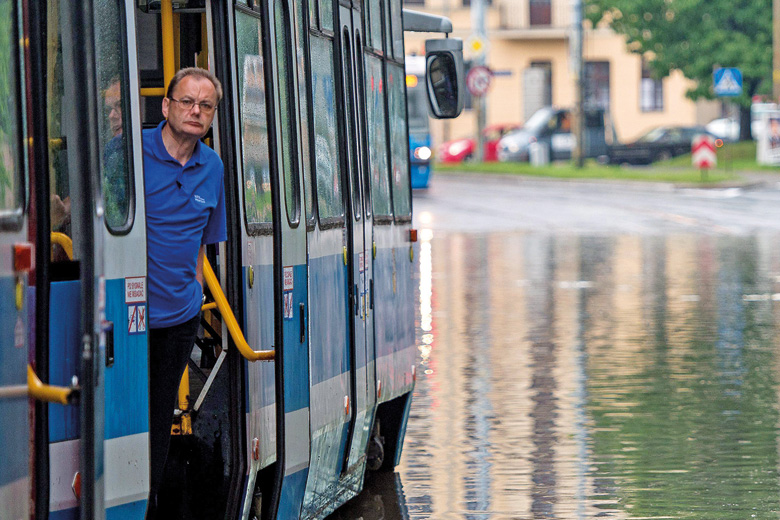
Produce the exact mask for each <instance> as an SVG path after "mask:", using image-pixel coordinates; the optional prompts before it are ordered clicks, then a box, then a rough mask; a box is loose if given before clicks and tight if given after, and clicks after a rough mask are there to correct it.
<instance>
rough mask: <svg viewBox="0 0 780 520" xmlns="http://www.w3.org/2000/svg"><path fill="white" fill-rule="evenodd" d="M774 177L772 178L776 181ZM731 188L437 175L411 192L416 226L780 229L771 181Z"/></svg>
mask: <svg viewBox="0 0 780 520" xmlns="http://www.w3.org/2000/svg"><path fill="white" fill-rule="evenodd" d="M775 179H777V180H775ZM754 180H755V181H756V183H754V184H750V185H744V186H743V187H732V188H686V187H676V186H673V185H671V184H667V183H657V184H655V183H637V182H626V183H611V182H576V181H571V182H565V181H562V182H553V181H545V180H529V179H527V178H522V179H518V178H511V177H495V178H492V179H490V178H489V179H485V178H465V177H449V176H438V177H435V179H434V181H433V182H432V184H431V187H430V189H429V190H427V191H420V192H416V193H415V197H414V211H415V219H416V224H417V226H418V228H421V229H422V228H424V227H429V228H431V229H435V230H439V231H464V232H479V231H483V232H486V231H506V230H524V231H532V232H535V233H539V232H552V233H558V232H567V233H643V234H646V233H678V232H692V233H743V234H744V233H749V232H752V231H755V230H759V229H777V230H780V189H778V183H777V181H778V180H780V176H775V177H774V178H772V177H769V176H767V175H765V176H755V179H754Z"/></svg>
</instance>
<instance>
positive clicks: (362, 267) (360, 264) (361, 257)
mask: <svg viewBox="0 0 780 520" xmlns="http://www.w3.org/2000/svg"><path fill="white" fill-rule="evenodd" d="M358 268H359V269H360V272H361V273H362V272H363V271H365V270H366V257H365V255H364V254H363V253H358Z"/></svg>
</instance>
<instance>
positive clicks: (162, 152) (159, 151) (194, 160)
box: [154, 119, 204, 170]
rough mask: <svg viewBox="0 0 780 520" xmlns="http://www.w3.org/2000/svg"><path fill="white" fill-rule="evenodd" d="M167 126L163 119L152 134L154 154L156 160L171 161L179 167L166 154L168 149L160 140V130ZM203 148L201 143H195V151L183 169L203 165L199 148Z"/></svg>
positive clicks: (178, 163)
mask: <svg viewBox="0 0 780 520" xmlns="http://www.w3.org/2000/svg"><path fill="white" fill-rule="evenodd" d="M166 124H168V121H167V120H166V119H163V120H162V121H161V122H160V124H159V125H157V128H156V129H155V132H154V144H155V146H154V152H155V155H156V156H157V158H158V159H160V160H161V161H172V162H174V163H176V164H177V165H179V166H181V163H180V162H179V161H177V160H176V159H174V158H173V156H172V155H171V154H170V153H168V149H167V148H165V143H164V142H163V138H162V129H163V127H164V126H165V125H166ZM202 146H203V143H201V142H200V140H198V141H197V142H196V143H195V149H194V150H193V151H192V157H190V160H189V161H187V163H186V164H185V165H184V169H185V170H186V169H187V168H190V167H192V166H197V165H201V164H203V163H204V160H203V153H202V151H201V147H202Z"/></svg>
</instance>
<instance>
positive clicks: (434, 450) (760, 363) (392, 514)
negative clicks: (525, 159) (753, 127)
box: [333, 179, 780, 520]
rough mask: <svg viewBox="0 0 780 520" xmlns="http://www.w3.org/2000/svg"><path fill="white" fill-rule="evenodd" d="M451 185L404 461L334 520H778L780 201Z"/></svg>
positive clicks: (424, 300)
mask: <svg viewBox="0 0 780 520" xmlns="http://www.w3.org/2000/svg"><path fill="white" fill-rule="evenodd" d="M438 181H439V179H437V182H436V184H435V188H434V189H432V190H431V191H430V192H428V193H427V194H424V195H423V194H416V199H415V211H416V218H417V223H416V224H417V227H418V229H419V230H420V233H419V235H420V238H421V240H420V254H419V255H418V258H419V287H420V294H419V297H420V302H419V303H420V305H419V313H418V324H417V325H418V346H419V352H420V357H419V363H420V369H419V370H418V379H417V386H416V389H415V396H414V402H413V405H412V412H411V417H410V421H409V427H408V431H407V436H406V442H405V446H404V456H403V459H402V463H401V465H400V466H399V467H398V468H397V470H398V471H397V473H395V474H390V475H383V476H381V477H380V478H374V479H371V480H370V481H369V482H368V487H367V489H366V491H365V492H364V493H363V494H362V495H361V496H360V497H358V499H356V500H354V501H353V502H351V503H350V504H348V506H347V507H345V508H343V509H342V510H340V511H338V512H337V513H336V514H334V516H333V518H340V519H358V518H362V519H364V520H378V519H386V520H395V519H406V518H413V519H422V518H430V519H442V520H450V519H452V520H460V519H463V520H467V519H468V520H471V519H479V520H482V519H485V520H488V519H490V520H505V519H581V518H616V519H629V518H630V519H651V518H652V519H672V518H680V519H683V518H684V519H708V520H710V519H748V518H778V516H780V477H779V474H780V473H779V470H780V455H779V453H780V412H779V410H780V343H779V342H778V339H780V338H778V336H779V335H780V191H778V190H777V189H775V187H774V186H773V185H769V186H764V187H762V188H758V189H752V190H738V191H737V190H732V191H725V190H721V191H722V192H721V193H717V190H695V191H690V190H689V191H684V190H673V189H668V187H667V188H661V189H659V188H658V187H656V188H655V189H653V190H650V191H645V192H643V191H641V190H638V189H636V188H625V187H620V188H616V187H610V186H608V185H604V184H600V185H596V186H588V185H574V184H564V185H557V184H556V183H546V182H539V183H531V184H532V185H528V184H526V185H519V184H514V185H511V183H497V184H496V183H490V182H481V183H470V182H466V181H463V180H452V181H446V182H445V181H442V182H438ZM491 219H492V222H493V223H494V224H495V228H496V229H495V230H490V226H492V225H493V224H491Z"/></svg>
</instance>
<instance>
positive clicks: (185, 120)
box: [162, 76, 217, 139]
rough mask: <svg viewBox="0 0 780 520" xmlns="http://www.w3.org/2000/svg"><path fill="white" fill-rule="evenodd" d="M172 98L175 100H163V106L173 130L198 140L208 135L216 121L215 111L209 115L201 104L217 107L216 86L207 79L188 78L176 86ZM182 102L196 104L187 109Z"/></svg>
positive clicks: (164, 113)
mask: <svg viewBox="0 0 780 520" xmlns="http://www.w3.org/2000/svg"><path fill="white" fill-rule="evenodd" d="M172 96H173V99H168V98H165V99H163V105H162V112H163V116H165V118H166V119H167V120H168V124H169V125H170V126H171V130H173V131H174V132H175V133H178V134H184V135H188V136H193V137H195V138H197V139H200V138H201V137H203V136H204V135H206V132H208V130H209V127H211V122H212V121H213V120H214V114H215V111H214V110H212V111H211V112H210V113H207V112H206V111H204V110H203V109H201V108H200V105H199V103H209V104H210V105H211V106H213V107H215V106H217V91H216V89H215V88H214V84H213V83H211V81H209V80H208V79H207V78H203V77H200V76H186V77H185V78H184V79H182V80H181V81H180V82H179V84H178V85H176V88H175V89H174V91H173V93H172ZM174 100H176V101H174ZM182 101H193V102H195V104H194V105H193V106H192V107H191V108H189V109H187V108H184V106H182V103H181V102H182Z"/></svg>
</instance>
